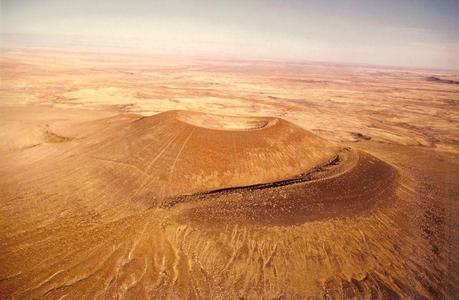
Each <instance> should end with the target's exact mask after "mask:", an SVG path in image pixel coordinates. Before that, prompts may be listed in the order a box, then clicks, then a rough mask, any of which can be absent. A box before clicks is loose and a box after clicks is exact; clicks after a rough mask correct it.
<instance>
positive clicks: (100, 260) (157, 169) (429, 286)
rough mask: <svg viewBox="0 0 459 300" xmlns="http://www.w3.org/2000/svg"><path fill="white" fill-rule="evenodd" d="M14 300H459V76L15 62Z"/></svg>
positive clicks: (1, 90) (8, 211)
mask: <svg viewBox="0 0 459 300" xmlns="http://www.w3.org/2000/svg"><path fill="white" fill-rule="evenodd" d="M0 76H1V78H0V79H1V82H0V84H1V85H0V116H1V117H0V298H4V299H35V298H45V299H66V298H67V299H106V298H109V299H111V298H116V299H170V298H173V299H202V298H213V299H235V298H239V299H260V298H263V299H305V298H312V299H322V298H324V299H454V298H455V297H457V295H459V218H458V216H459V202H458V192H459V185H458V183H459V165H458V164H459V126H458V124H459V108H458V105H459V73H458V72H457V71H447V70H431V69H415V68H398V67H380V66H367V65H351V64H333V63H319V62H280V61H243V60H223V59H211V58H198V57H194V58H185V57H173V56H154V55H141V54H135V55H128V54H122V53H118V54H116V53H101V52H89V51H69V50H59V51H58V50H52V49H29V48H21V49H2V52H1V61H0Z"/></svg>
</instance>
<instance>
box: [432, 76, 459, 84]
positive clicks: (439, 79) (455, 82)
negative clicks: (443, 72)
mask: <svg viewBox="0 0 459 300" xmlns="http://www.w3.org/2000/svg"><path fill="white" fill-rule="evenodd" d="M427 81H433V82H439V83H448V84H459V81H456V80H450V79H443V78H439V77H435V76H429V77H427Z"/></svg>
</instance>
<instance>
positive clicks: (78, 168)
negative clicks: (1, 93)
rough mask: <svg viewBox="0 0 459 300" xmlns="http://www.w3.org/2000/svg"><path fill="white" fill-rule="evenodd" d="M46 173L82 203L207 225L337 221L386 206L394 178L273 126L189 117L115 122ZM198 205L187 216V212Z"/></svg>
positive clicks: (94, 126)
mask: <svg viewBox="0 0 459 300" xmlns="http://www.w3.org/2000/svg"><path fill="white" fill-rule="evenodd" d="M78 130H81V131H82V132H84V131H87V132H90V134H88V135H87V137H86V138H81V139H78V141H74V142H73V143H75V144H76V145H75V146H73V148H72V149H71V150H70V151H68V152H66V155H67V156H66V157H65V158H64V157H60V159H59V160H58V161H57V162H54V163H53V170H54V171H55V170H56V169H63V170H60V171H59V172H58V174H69V175H68V176H69V177H70V176H71V177H72V178H67V179H65V178H64V179H62V178H60V180H64V181H66V182H70V183H71V184H72V186H79V187H80V190H81V191H82V194H86V195H88V194H92V193H96V194H97V197H99V198H100V197H104V198H105V199H106V200H105V201H115V202H116V203H132V204H135V205H141V206H144V207H146V208H149V207H163V208H172V207H175V206H177V205H183V204H186V207H184V209H183V210H182V213H183V215H186V216H187V219H194V220H200V221H204V220H207V221H209V222H211V223H216V222H217V223H218V222H226V221H228V220H231V221H238V220H239V221H240V222H246V221H248V220H251V221H253V222H258V223H260V222H265V223H266V222H268V223H282V224H285V223H291V222H304V221H305V220H308V219H313V218H317V217H326V216H331V215H340V214H346V213H350V212H353V211H356V210H357V211H359V210H363V209H366V208H368V207H371V206H373V205H375V203H376V202H377V201H378V200H380V199H382V198H387V197H385V196H384V195H386V194H387V193H389V194H390V193H391V192H390V191H392V186H393V183H394V182H395V178H396V172H395V170H394V169H393V168H392V167H391V166H389V165H388V164H386V163H384V162H383V161H381V160H379V159H377V158H375V157H373V156H371V155H369V154H366V153H363V152H360V151H355V150H352V149H350V148H346V147H344V146H341V145H337V144H334V143H331V142H329V141H327V140H325V139H323V138H321V137H319V136H317V135H315V134H313V133H311V132H309V131H306V130H304V129H302V128H300V127H299V126H297V125H295V124H293V123H291V122H288V121H286V120H283V119H280V118H273V117H240V116H223V115H214V114H205V113H199V112H190V111H168V112H164V113H160V114H157V115H153V116H148V117H142V116H138V115H120V116H117V117H112V118H108V119H102V120H98V121H94V122H90V123H86V124H82V125H81V126H80V128H79V129H78ZM197 203H199V205H197V206H195V204H197Z"/></svg>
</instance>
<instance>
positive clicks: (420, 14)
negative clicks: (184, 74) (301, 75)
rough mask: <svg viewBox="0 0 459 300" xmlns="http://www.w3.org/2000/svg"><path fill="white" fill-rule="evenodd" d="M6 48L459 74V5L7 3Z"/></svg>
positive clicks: (447, 1)
mask: <svg viewBox="0 0 459 300" xmlns="http://www.w3.org/2000/svg"><path fill="white" fill-rule="evenodd" d="M0 1H1V15H0V17H1V23H0V26H1V27H0V34H1V39H0V42H2V44H5V45H11V44H13V45H14V44H15V43H16V44H24V43H28V44H36V45H39V46H56V45H61V46H67V47H89V48H100V49H107V48H112V49H124V50H127V51H136V52H137V51H141V52H147V53H155V54H172V55H177V54H183V55H205V56H210V57H218V58H224V57H228V58H238V59H274V60H295V61H303V60H304V61H307V60H316V61H331V62H345V63H353V62H354V63H366V64H382V65H391V66H410V67H431V68H447V69H459V54H458V53H459V17H458V16H459V1H457V0H443V1H442V0H405V1H403V0H397V1H396V0H382V1H372V0H366V1H365V0H341V1H326V0H323V1H320V0H317V1H299V0H283V1H282V0H277V1H275V0H265V1H261V0H260V1H249V0H246V1H239V0H223V1H211V0H189V1H176V0H166V1H154V0H152V1H146V0H138V1H121V0H99V1H98V0H73V1H64V0H0Z"/></svg>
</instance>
